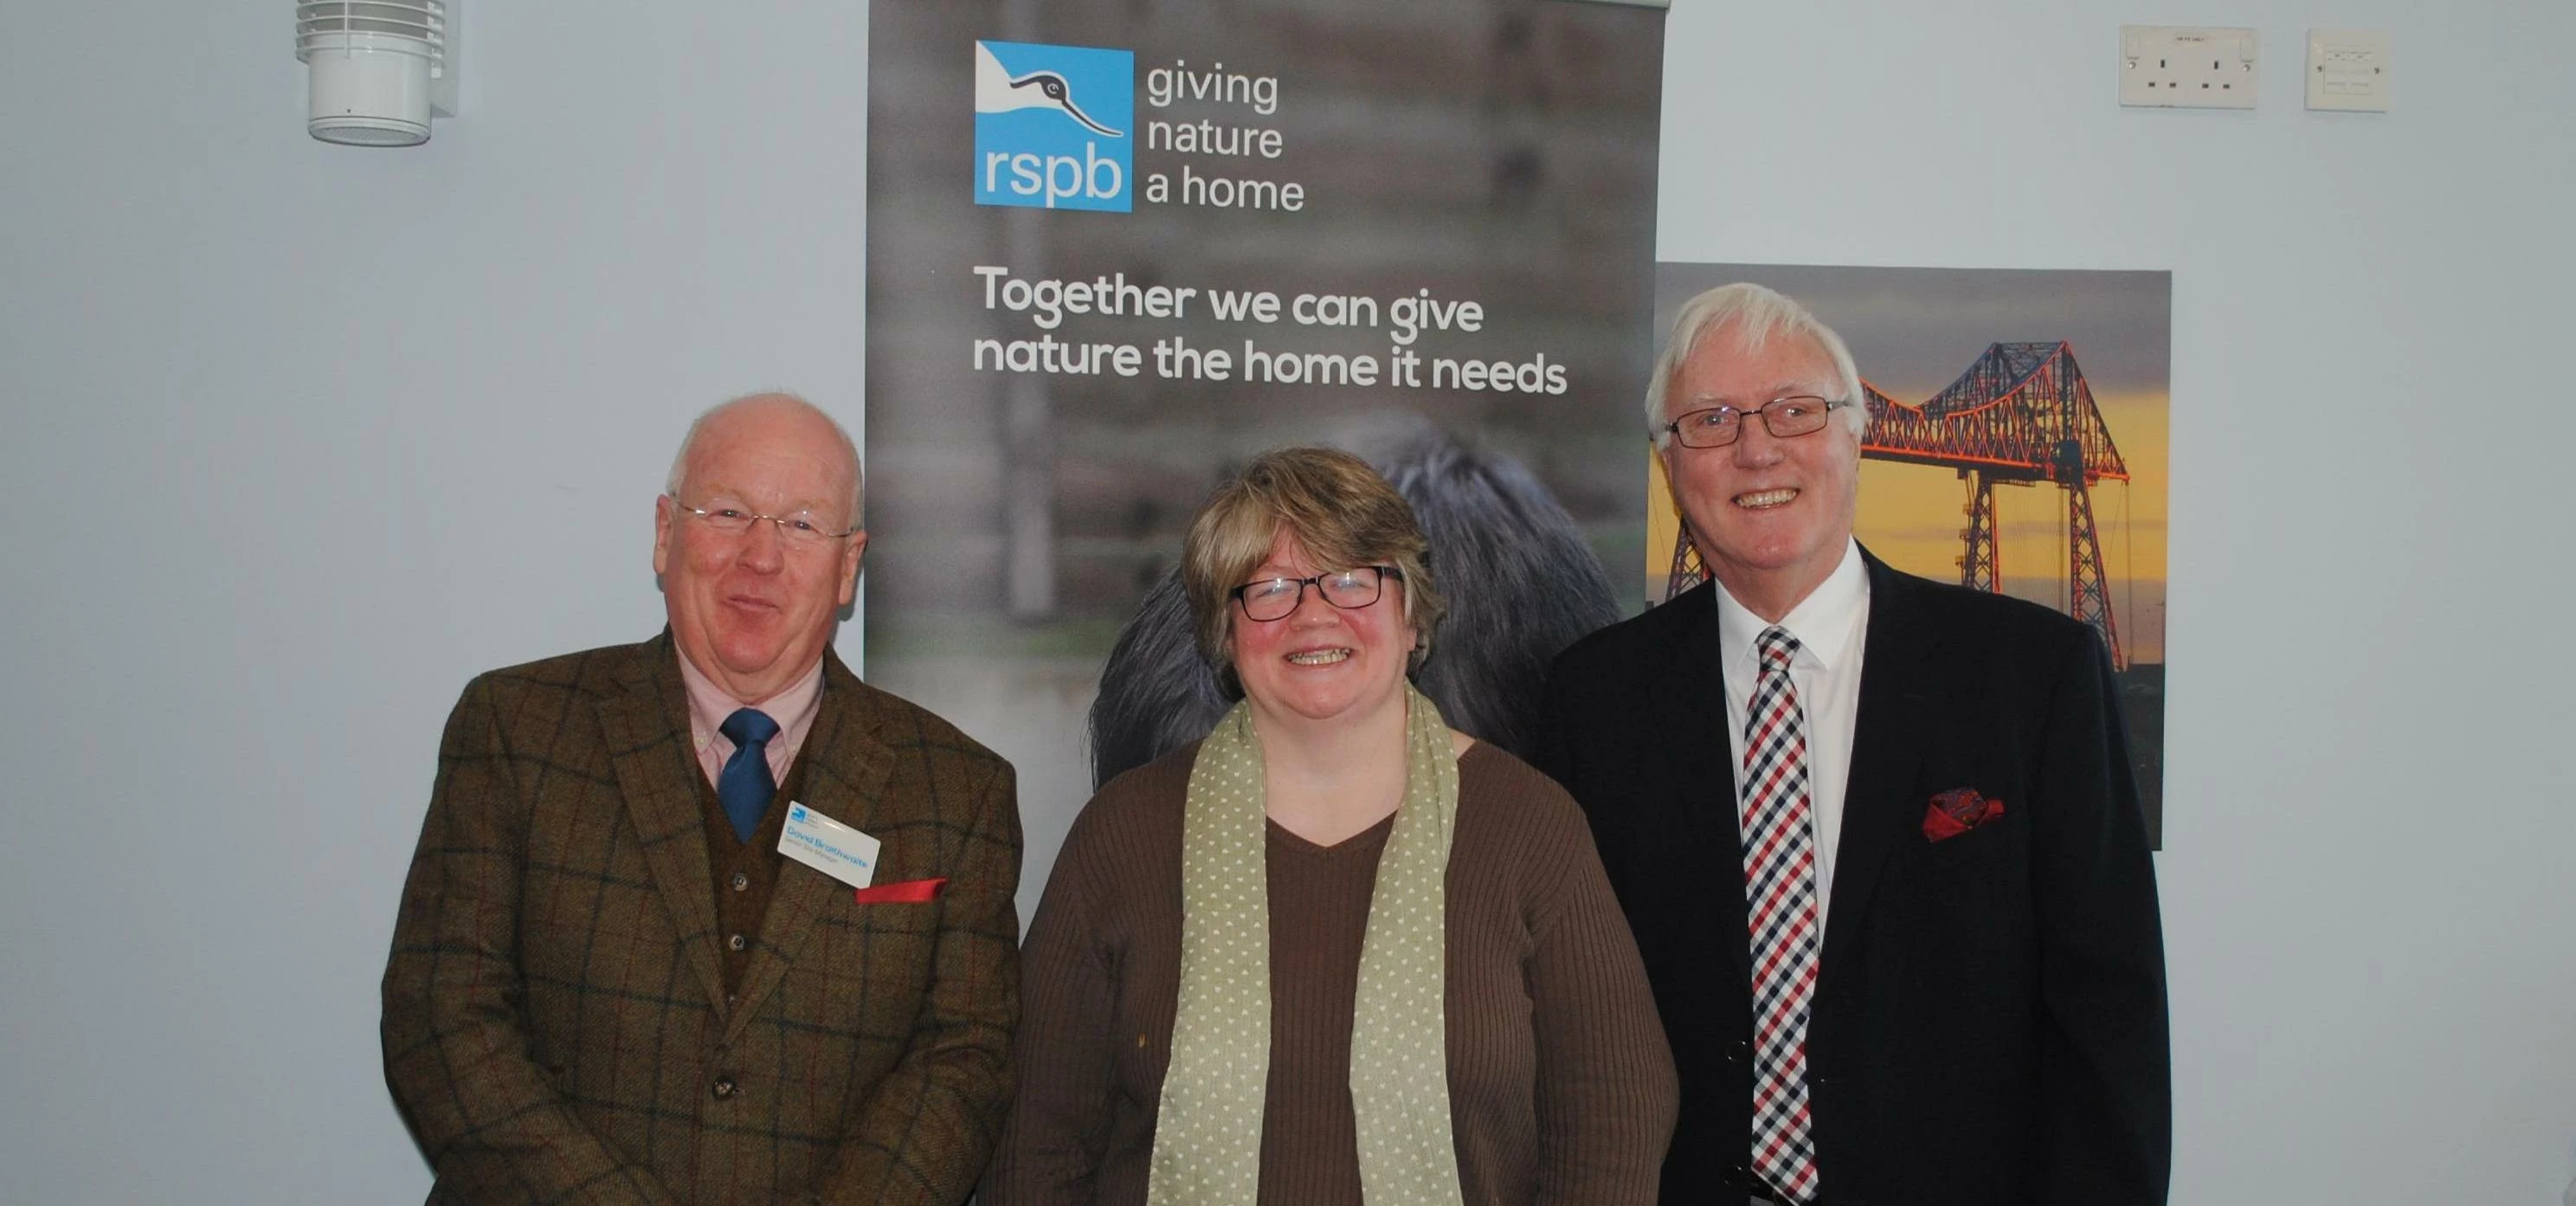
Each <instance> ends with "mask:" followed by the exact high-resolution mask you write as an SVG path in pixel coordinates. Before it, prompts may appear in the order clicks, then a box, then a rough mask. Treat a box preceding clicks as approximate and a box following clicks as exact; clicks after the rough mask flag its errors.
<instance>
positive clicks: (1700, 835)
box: [1652, 580, 1752, 975]
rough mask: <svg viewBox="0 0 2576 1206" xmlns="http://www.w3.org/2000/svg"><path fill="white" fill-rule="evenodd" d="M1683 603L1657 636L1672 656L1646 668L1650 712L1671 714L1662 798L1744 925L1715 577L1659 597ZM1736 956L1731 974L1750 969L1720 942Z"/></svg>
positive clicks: (1737, 949)
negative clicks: (1672, 625)
mask: <svg viewBox="0 0 2576 1206" xmlns="http://www.w3.org/2000/svg"><path fill="white" fill-rule="evenodd" d="M1663 606H1665V607H1671V608H1678V609H1681V610H1680V611H1679V612H1677V613H1676V615H1675V620H1676V622H1677V623H1678V624H1679V627H1678V628H1677V629H1676V630H1675V632H1674V639H1673V640H1671V641H1670V642H1657V646H1658V647H1661V648H1669V649H1671V650H1672V651H1673V656H1671V657H1669V658H1667V659H1665V660H1664V661H1662V662H1661V663H1660V664H1658V665H1656V666H1655V667H1654V668H1653V671H1652V678H1653V691H1654V693H1655V694H1654V698H1655V709H1654V712H1653V713H1652V714H1653V715H1657V716H1663V717H1669V718H1670V720H1671V724H1670V726H1669V727H1668V728H1667V729H1666V733H1667V736H1666V737H1665V738H1664V740H1663V741H1661V742H1660V743H1659V744H1660V745H1661V747H1662V754H1663V758H1664V764H1665V768H1666V770H1665V773H1666V774H1667V775H1668V776H1669V780H1668V781H1669V783H1670V785H1671V787H1672V790H1671V791H1669V792H1667V793H1665V794H1664V796H1663V798H1664V799H1667V800H1671V801H1673V802H1674V806H1675V807H1676V808H1678V809H1679V810H1680V812H1681V814H1682V816H1681V818H1680V824H1679V825H1678V826H1677V828H1678V829H1679V830H1681V831H1682V832H1686V833H1689V834H1690V835H1691V836H1692V837H1693V838H1694V839H1695V843H1696V848H1695V850H1694V851H1693V853H1692V855H1691V861H1692V862H1694V863H1696V864H1698V865H1700V866H1703V867H1706V868H1707V869H1708V873H1709V876H1710V882H1711V883H1713V884H1715V885H1717V889H1716V890H1717V891H1719V892H1720V893H1721V894H1723V895H1725V896H1727V897H1728V898H1730V899H1731V900H1732V901H1733V902H1734V903H1733V907H1734V915H1735V917H1736V921H1737V924H1736V925H1735V926H1734V927H1733V931H1734V932H1735V933H1737V934H1741V933H1743V931H1744V926H1743V924H1742V922H1743V916H1744V876H1743V873H1742V868H1743V866H1744V842H1743V837H1742V835H1741V833H1740V831H1739V829H1738V825H1737V821H1736V815H1735V814H1736V805H1735V755H1734V751H1733V748H1732V747H1731V746H1729V745H1728V742H1727V733H1726V727H1727V725H1726V684H1725V682H1724V680H1723V678H1722V675H1723V673H1724V665H1723V662H1724V659H1722V658H1720V657H1719V656H1718V647H1717V584H1716V583H1715V582H1714V581H1713V580H1712V581H1709V582H1703V583H1701V584H1700V585H1698V586H1696V587H1694V588H1692V589H1691V590H1690V591H1689V592H1687V593H1685V594H1683V595H1682V596H1681V597H1680V598H1677V599H1674V600H1673V601H1671V602H1669V603H1666V604H1664V605H1663ZM1718 945H1719V946H1720V947H1723V948H1724V949H1725V950H1726V951H1727V952H1728V953H1729V954H1731V955H1732V956H1733V957H1734V961H1735V967H1736V971H1737V974H1739V975H1742V974H1748V973H1749V969H1750V967H1751V965H1752V957H1751V954H1750V952H1749V951H1748V950H1747V949H1746V944H1744V943H1742V942H1721V943H1719V944H1718Z"/></svg>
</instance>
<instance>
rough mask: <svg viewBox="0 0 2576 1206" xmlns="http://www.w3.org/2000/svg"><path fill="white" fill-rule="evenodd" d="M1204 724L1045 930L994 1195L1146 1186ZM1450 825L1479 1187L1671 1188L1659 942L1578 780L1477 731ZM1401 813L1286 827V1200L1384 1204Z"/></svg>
mask: <svg viewBox="0 0 2576 1206" xmlns="http://www.w3.org/2000/svg"><path fill="white" fill-rule="evenodd" d="M1197 752H1198V751H1197V747H1196V746H1191V747H1188V748H1185V749H1182V750H1179V751H1176V752H1174V753H1173V754H1171V755H1168V756H1166V757H1164V758H1162V759H1160V760H1158V761H1156V762H1154V763H1153V764H1151V765H1148V766H1145V767H1141V768H1138V769H1137V770H1135V771H1132V772H1130V773H1128V774H1126V775H1122V776H1120V777H1119V778H1118V779H1116V780H1114V781H1112V782H1111V783H1110V784H1109V785H1108V786H1106V787H1104V788H1102V789H1101V792H1100V794H1099V795H1097V796H1095V797H1093V799H1092V801H1091V803H1090V804H1089V805H1087V806H1086V807H1085V808H1084V809H1083V812H1082V815H1081V816H1080V817H1079V818H1078V819H1076V820H1075V822H1074V825H1073V830H1072V832H1071V833H1070V834H1068V835H1067V837H1066V839H1065V844H1064V849H1063V851H1062V852H1061V853H1060V854H1059V855H1058V856H1057V858H1056V863H1055V871H1054V874H1053V877H1052V878H1051V879H1050V880H1049V881H1048V883H1047V888H1046V896H1045V900H1044V902H1043V903H1042V904H1040V905H1039V907H1038V913H1037V917H1036V919H1035V920H1034V921H1032V922H1031V924H1030V926H1029V935H1028V941H1027V944H1026V945H1025V946H1024V947H1023V949H1022V951H1021V964H1022V993H1023V998H1022V999H1023V1002H1024V1008H1023V1013H1022V1021H1021V1025H1020V1032H1019V1037H1018V1042H1017V1046H1016V1048H1015V1055H1016V1057H1017V1062H1018V1065H1019V1090H1018V1098H1017V1102H1016V1105H1015V1108H1014V1110H1013V1115H1012V1120H1011V1123H1010V1125H1009V1127H1008V1128H1007V1129H1006V1130H1005V1132H1004V1134H1003V1138H1002V1144H1001V1147H1000V1149H999V1150H998V1152H997V1154H996V1156H995V1159H994V1163H993V1167H992V1170H991V1172H990V1173H988V1174H987V1177H986V1181H985V1186H984V1196H983V1198H982V1199H981V1200H982V1201H984V1202H985V1203H986V1204H987V1206H1071V1204H1075V1203H1099V1204H1101V1206H1137V1204H1141V1203H1143V1202H1144V1201H1145V1189H1146V1182H1147V1179H1148V1175H1149V1171H1150V1165H1151V1161H1152V1155H1153V1146H1154V1116H1155V1113H1156V1111H1157V1109H1158V1108H1159V1106H1160V1103H1161V1099H1162V1084H1163V1074H1164V1071H1165V1069H1166V1067H1167V1065H1168V1062H1169V1059H1170V1054H1171V1046H1170V1045H1171V1034H1172V1023H1173V1017H1174V1014H1175V1012H1176V1010H1177V1003H1178V999H1179V993H1180V940H1181V818H1182V808H1183V800H1184V797H1185V796H1186V794H1187V790H1188V785H1189V772H1190V766H1191V764H1192V762H1193V761H1194V760H1195V758H1196V756H1197ZM1458 770H1459V793H1458V829H1457V834H1456V836H1455V839H1454V841H1453V843H1452V846H1451V849H1450V858H1449V870H1448V881H1447V888H1448V903H1447V927H1446V935H1445V937H1446V943H1447V952H1446V968H1447V972H1446V975H1447V986H1446V990H1447V991H1446V1009H1445V1013H1446V1018H1447V1029H1448V1036H1447V1041H1448V1050H1449V1098H1450V1121H1451V1127H1452V1132H1453V1137H1454V1141H1455V1144H1456V1148H1457V1154H1458V1173H1459V1182H1460V1188H1461V1190H1462V1191H1463V1193H1464V1199H1465V1201H1466V1202H1468V1203H1469V1204H1470V1206H1485V1204H1489V1203H1492V1204H1515V1206H1517V1204H1521V1203H1540V1202H1546V1203H1638V1204H1640V1206H1642V1204H1645V1203H1651V1202H1653V1201H1654V1200H1655V1193H1656V1184H1657V1174H1658V1170H1659V1169H1660V1167H1661V1165H1662V1162H1663V1157H1664V1145H1665V1143H1666V1141H1667V1140H1668V1139H1669V1138H1670V1137H1671V1134H1672V1126H1673V1113H1674V1110H1675V1100H1676V1099H1675V1089H1674V1080H1673V1066H1672V1056H1671V1053H1670V1051H1669V1049H1668V1048H1667V1047H1666V1045H1665V1043H1664V1034H1663V1029H1662V1026H1661V1025H1660V1024H1659V1022H1658V1021H1657V1018H1656V1015H1655V1007H1654V1002H1653V999H1652V997H1651V996H1650V994H1649V992H1648V989H1647V985H1646V975H1645V969H1644V967H1643V965H1642V964H1641V963H1640V962H1639V961H1638V958H1637V949H1636V944H1635V941H1634V940H1633V939H1632V938H1631V937H1630V936H1629V933H1628V926H1627V922H1626V920H1625V918H1624V917H1623V916H1622V915H1621V913H1620V912H1619V906H1618V902H1617V901H1616V900H1615V899H1613V898H1612V896H1611V894H1610V887H1609V883H1608V881H1607V880H1606V879H1605V878H1604V877H1603V875H1602V872H1601V863H1600V859H1599V857H1598V856H1597V855H1596V854H1595V853H1594V852H1593V847H1592V838H1591V834H1590V832H1589V830H1588V829H1586V827H1585V826H1584V823H1583V818H1582V815H1581V813H1579V812H1578V811H1577V810H1576V808H1575V806H1574V803H1573V801H1572V800H1571V799H1569V798H1568V797H1567V796H1566V794H1565V792H1564V791H1563V790H1562V789H1560V788H1559V787H1557V785H1556V784H1555V783H1554V782H1553V781H1551V780H1549V779H1547V778H1546V777H1545V776H1543V775H1540V774H1539V773H1538V772H1537V771H1534V770H1532V769H1530V768H1529V767H1528V766H1527V765H1525V764H1523V763H1522V762H1521V761H1520V760H1519V759H1516V758H1514V757H1512V756H1511V755H1510V754H1507V753H1504V752H1503V751H1501V750H1499V749H1497V748H1495V747H1493V746H1490V745H1486V744H1482V743H1479V744H1477V745H1475V746H1473V747H1471V748H1469V750H1468V751H1467V753H1466V754H1464V755H1463V756H1461V757H1460V758H1459V762H1458ZM1392 828H1393V818H1391V817H1390V818H1388V819H1387V820H1385V821H1381V822H1379V823H1378V824H1377V825H1375V826H1372V827H1371V828H1369V829H1368V830H1365V831H1363V832H1361V833H1359V834H1357V835H1355V836H1353V837H1351V838H1349V839H1347V840H1345V841H1342V842H1340V843H1338V844H1336V845H1333V846H1329V847H1326V846H1317V845H1315V844H1314V843H1312V842H1308V841H1306V840H1304V839H1302V838H1299V837H1297V836H1296V835H1295V834H1293V833H1290V832H1288V831H1287V830H1285V829H1282V828H1280V827H1279V826H1278V825H1277V824H1275V823H1274V824H1272V825H1271V826H1270V827H1269V840H1268V843H1267V851H1266V856H1265V860H1264V865H1265V867H1266V868H1267V872H1268V875H1269V901H1270V993H1271V1022H1270V1026H1271V1033H1270V1080H1269V1088H1268V1098H1267V1102H1266V1106H1265V1112H1264V1117H1263V1124H1262V1134H1261V1185H1260V1201H1261V1202H1262V1203H1263V1204H1264V1206H1336V1204H1342V1206H1360V1201H1361V1199H1360V1180H1359V1157H1358V1149H1357V1140H1356V1138H1355V1134H1354V1129H1353V1122H1352V1114H1351V1100H1350V1090H1349V1075H1350V1050H1351V1034H1350V1027H1351V1013H1352V1004H1353V1001H1354V999H1355V998H1356V996H1357V994H1358V987H1359V957H1360V946H1361V943H1362V941H1363V940H1364V939H1365V937H1366V934H1367V929H1368V905H1369V896H1370V892H1371V890H1372V888H1373V886H1374V885H1375V882H1376V877H1377V863H1378V857H1379V855H1380V854H1381V853H1382V852H1383V851H1384V850H1385V848H1386V839H1387V835H1388V833H1389V832H1390V831H1391V830H1392Z"/></svg>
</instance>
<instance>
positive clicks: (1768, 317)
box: [1646, 281, 1869, 448]
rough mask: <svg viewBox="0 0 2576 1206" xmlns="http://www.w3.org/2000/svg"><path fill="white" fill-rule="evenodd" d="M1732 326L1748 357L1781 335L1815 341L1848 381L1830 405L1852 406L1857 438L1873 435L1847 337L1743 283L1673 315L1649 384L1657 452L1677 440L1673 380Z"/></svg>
mask: <svg viewBox="0 0 2576 1206" xmlns="http://www.w3.org/2000/svg"><path fill="white" fill-rule="evenodd" d="M1730 323H1731V324H1733V325H1734V328H1735V339H1736V347H1737V350H1739V351H1743V352H1747V353H1751V352H1759V351H1761V350H1762V345H1763V344H1764V343H1766V342H1768V341H1769V340H1770V338H1771V337H1772V336H1773V335H1777V334H1789V335H1803V336H1806V337H1807V338H1809V339H1812V340H1815V341H1816V346H1818V347H1820V348H1823V349H1824V351H1825V355H1827V356H1829V357H1831V358H1832V359H1833V362H1834V372H1835V373H1836V374H1837V375H1839V376H1840V377H1841V378H1842V395H1843V396H1842V398H1838V399H1829V401H1842V400H1844V399H1848V400H1849V401H1850V402H1851V405H1849V406H1845V407H1839V408H1838V409H1839V410H1840V411H1841V412H1842V415H1843V424H1844V426H1847V427H1849V428H1851V433H1852V435H1853V436H1854V437H1855V438H1857V437H1858V436H1859V435H1860V434H1861V433H1862V432H1863V431H1866V430H1868V428H1869V399H1868V398H1867V397H1865V396H1864V395H1863V394H1862V392H1861V383H1860V367H1859V366H1858V365H1855V364H1853V363H1852V354H1851V349H1850V348H1849V347H1846V346H1844V344H1843V337H1842V336H1840V335H1837V334H1835V333H1834V329H1833V328H1832V327H1829V326H1826V325H1825V324H1824V323H1822V322H1820V321H1818V320H1817V318H1816V316H1815V315H1813V314H1810V313H1808V312H1807V308H1806V307H1805V306H1802V305H1799V304H1798V303H1797V302H1795V301H1793V300H1791V299H1789V298H1787V297H1785V296H1782V295H1781V294H1779V293H1776V292H1774V291H1772V290H1770V289H1766V288H1763V287H1762V286H1760V285H1756V284H1753V283H1751V282H1749V281H1737V282H1736V283H1734V284H1732V285H1719V286H1718V287H1716V288H1714V289H1711V290H1709V291H1707V292H1705V293H1702V294H1700V295H1699V296H1697V297H1694V298H1692V299H1690V300H1689V301H1686V302H1683V303H1682V308H1681V312H1680V313H1678V314H1675V315H1673V329H1672V333H1671V336H1670V337H1669V338H1667V339H1666V340H1665V341H1664V350H1663V351H1661V352H1659V353H1656V355H1655V370H1654V375H1653V376H1652V377H1650V378H1648V379H1647V381H1646V434H1647V435H1648V436H1650V437H1652V438H1653V440H1654V441H1655V447H1657V448H1661V447H1663V446H1664V445H1665V443H1666V442H1667V441H1669V440H1670V439H1671V438H1672V434H1673V433H1672V432H1671V430H1669V428H1668V425H1669V424H1670V423H1671V422H1672V421H1673V416H1672V415H1670V414H1667V413H1666V412H1665V410H1664V406H1665V404H1666V401H1667V397H1666V396H1667V394H1669V393H1670V391H1671V389H1672V383H1673V378H1674V377H1675V376H1678V375H1679V374H1680V373H1681V370H1682V362H1683V361H1685V360H1688V359H1690V354H1691V353H1692V352H1693V351H1695V350H1697V349H1698V347H1699V341H1700V339H1701V338H1702V337H1704V336H1706V335H1707V334H1708V333H1709V332H1710V331H1714V330H1716V329H1718V328H1720V327H1724V326H1727V325H1728V324H1730Z"/></svg>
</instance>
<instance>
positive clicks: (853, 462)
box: [663, 390, 867, 529]
mask: <svg viewBox="0 0 2576 1206" xmlns="http://www.w3.org/2000/svg"><path fill="white" fill-rule="evenodd" d="M756 402H783V403H786V404H788V405H791V406H794V407H797V408H799V409H802V410H804V411H806V412H807V413H809V414H811V415H813V416H814V417H815V418H818V419H821V420H822V421H823V423H824V425H825V426H827V427H830V428H831V429H832V436H833V438H834V439H836V440H839V441H840V444H841V455H843V456H845V457H848V458H849V462H850V509H849V512H848V514H849V520H848V523H849V525H850V527H852V528H854V529H855V528H861V527H865V526H866V525H865V524H864V523H862V522H861V517H862V511H861V510H860V504H861V503H862V502H864V501H865V500H866V497H867V490H866V483H865V477H864V474H863V472H862V470H861V469H860V466H859V446H858V444H857V443H856V442H855V441H853V440H851V439H850V433H849V432H848V431H847V430H845V429H843V428H842V426H841V424H840V423H839V422H838V421H837V420H835V419H833V418H832V416H830V415H828V414H825V413H823V408H822V407H819V406H816V405H814V404H813V403H811V402H808V401H806V400H805V399H804V398H803V397H802V396H801V395H797V394H791V393H788V392H787V391H785V390H761V391H759V392H757V393H749V394H744V395H742V396H741V397H739V398H728V399H726V400H724V401H722V402H718V403H716V404H715V405H713V406H710V407H708V408H707V409H706V411H705V412H704V413H702V414H700V415H699V416H698V417H697V419H696V421H694V422H692V423H690V424H689V434H687V435H685V436H682V437H680V454H679V455H678V456H675V457H672V458H671V476H670V477H669V478H668V479H667V480H666V481H665V482H664V484H663V492H664V493H666V494H669V495H670V496H671V497H672V498H674V499H676V498H679V497H680V496H681V494H682V493H683V492H684V491H685V490H686V489H687V488H688V484H689V450H690V449H693V448H695V447H697V446H698V433H700V432H702V431H704V430H706V426H707V424H708V423H710V422H712V421H714V420H715V419H716V417H717V416H719V415H723V414H725V413H727V412H729V411H731V410H733V409H734V408H735V407H737V406H747V405H750V404H752V403H756Z"/></svg>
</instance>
